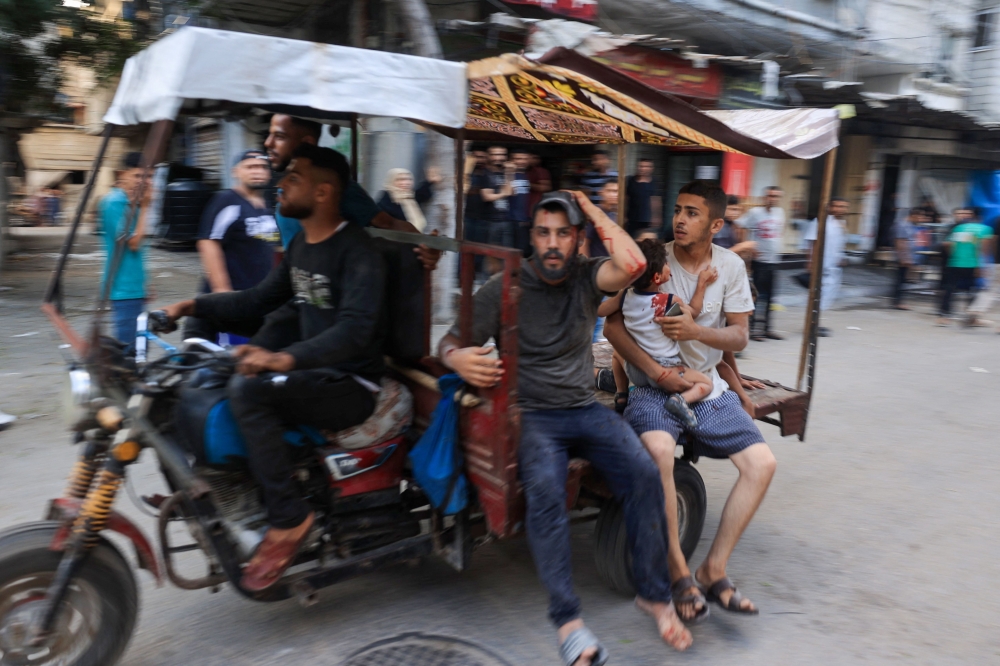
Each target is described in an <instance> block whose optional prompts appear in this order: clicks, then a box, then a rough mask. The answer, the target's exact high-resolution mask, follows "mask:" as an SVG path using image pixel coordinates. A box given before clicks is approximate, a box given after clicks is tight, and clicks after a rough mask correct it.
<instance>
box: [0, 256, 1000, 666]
mask: <svg viewBox="0 0 1000 666" xmlns="http://www.w3.org/2000/svg"><path fill="white" fill-rule="evenodd" d="M81 252H82V253H83V255H84V256H82V257H81V258H79V259H77V260H76V261H74V263H73V270H72V275H71V278H70V280H69V283H68V287H67V294H68V295H67V306H68V309H69V313H70V315H71V318H72V319H73V321H74V322H76V323H77V324H78V325H81V326H82V324H83V322H84V321H86V320H87V318H88V317H89V316H90V315H89V313H88V311H87V309H88V308H89V307H91V305H92V303H93V294H94V293H95V290H96V284H97V281H98V279H99V278H98V276H99V273H100V267H101V255H100V254H97V253H95V254H92V255H87V254H86V252H87V249H86V248H85V249H83V250H81ZM152 258H153V263H152V269H151V271H150V274H151V275H152V277H153V280H152V281H153V283H154V286H155V287H156V289H157V290H158V292H159V297H158V302H159V303H165V302H168V301H170V300H174V299H177V298H179V297H182V296H188V295H190V294H191V293H193V292H194V290H195V285H196V281H197V278H196V260H195V257H194V256H193V255H190V254H169V253H164V252H158V251H157V252H153V253H152ZM52 263H53V260H52V258H50V257H39V256H35V257H15V258H14V259H13V260H12V261H10V262H9V264H8V265H9V267H10V269H9V272H7V273H6V274H5V275H4V276H3V278H2V281H0V284H2V285H3V286H4V287H9V289H4V290H3V291H0V408H2V409H3V410H5V411H8V412H12V413H14V414H16V415H18V416H19V420H18V421H17V423H15V424H14V426H13V427H11V428H10V429H9V430H7V431H5V432H3V433H0V526H9V525H13V524H15V523H19V522H22V521H28V520H36V519H38V518H39V517H40V516H41V513H42V510H43V507H44V503H45V501H46V500H47V499H49V498H51V497H54V496H56V495H58V494H59V493H60V492H61V490H62V486H63V483H64V478H65V475H66V473H67V471H68V469H69V467H70V465H71V463H72V461H73V458H74V455H75V452H74V450H73V449H72V448H71V447H70V446H69V444H68V437H67V435H66V432H65V430H64V427H63V424H62V421H61V418H60V416H59V406H58V405H59V398H58V396H59V391H60V387H61V384H62V378H63V373H64V369H63V364H62V359H61V356H60V352H59V351H58V349H57V348H56V347H57V344H58V341H57V340H56V339H55V337H54V336H53V335H52V333H51V332H50V330H51V329H50V328H49V326H48V325H47V324H46V322H45V321H44V319H43V318H42V316H41V314H40V313H39V311H38V309H37V303H38V301H39V299H40V295H41V292H42V289H43V285H44V281H45V278H46V277H47V275H48V271H49V270H50V267H51V265H52ZM852 305H853V306H854V307H853V309H849V310H840V311H835V312H832V313H830V314H829V315H827V316H826V317H825V319H824V323H825V324H827V325H829V326H830V327H831V329H832V330H833V332H834V336H833V337H831V338H828V339H823V340H821V342H820V358H819V371H818V375H817V384H816V393H815V396H814V399H813V410H812V415H811V420H810V425H809V431H808V436H807V439H806V441H805V442H804V443H803V442H799V441H797V440H795V439H788V440H783V439H781V438H780V437H779V436H778V434H777V432H776V429H775V428H773V427H771V426H767V425H762V430H763V432H764V433H765V435H766V437H767V439H768V441H769V443H770V444H771V446H772V447H773V449H774V451H775V453H776V455H777V458H778V461H779V466H778V473H777V476H776V477H775V480H774V484H773V485H772V487H771V490H770V492H769V494H768V496H767V499H766V500H765V502H764V505H763V507H762V508H761V510H760V512H759V513H758V515H757V518H756V520H755V521H754V522H753V523H752V524H751V525H750V527H749V529H748V530H747V532H746V534H745V535H744V537H743V540H742V541H741V543H740V545H739V546H738V548H737V549H736V552H735V554H734V556H733V559H732V561H731V563H730V569H729V571H730V575H731V576H732V577H733V579H734V580H735V581H736V582H737V583H738V584H739V585H740V586H741V588H742V589H743V591H744V592H745V593H746V594H747V595H748V596H749V597H751V598H752V599H753V600H754V601H756V602H757V603H758V604H759V606H760V607H761V609H762V612H761V615H760V616H759V617H755V618H744V617H737V616H733V615H730V614H726V613H724V612H723V611H721V610H718V609H716V610H715V611H713V614H712V617H711V619H710V620H709V621H707V622H705V623H704V624H701V625H698V626H697V627H695V628H694V629H693V633H694V637H695V645H694V647H693V648H692V649H691V650H690V651H688V652H686V653H684V654H676V653H673V652H671V651H670V650H669V649H668V648H667V647H665V646H664V645H662V644H661V643H660V642H659V640H658V639H657V637H656V635H655V632H654V629H653V626H652V623H651V622H650V621H648V620H647V618H645V617H644V616H642V615H640V614H639V613H638V612H637V611H636V610H634V609H633V607H632V602H631V600H630V599H627V598H622V597H620V596H616V595H615V594H613V593H611V592H609V591H608V590H606V589H605V588H604V587H603V586H602V585H601V583H600V582H599V581H598V580H597V577H596V574H595V569H594V565H593V560H592V531H593V526H592V524H582V525H579V526H577V527H576V528H575V531H574V544H573V545H574V575H575V578H576V584H577V588H578V591H579V593H580V595H581V597H582V598H583V601H584V609H585V618H586V620H587V622H588V624H589V625H590V627H591V628H592V629H593V630H594V631H595V632H596V633H597V634H598V636H600V637H601V638H602V639H603V640H604V641H605V642H606V644H607V646H608V648H609V649H610V650H611V653H612V662H611V663H613V664H623V665H630V666H638V665H659V664H699V665H709V664H718V665H720V666H723V665H724V666H732V665H733V664H768V665H770V664H810V663H812V664H855V663H886V662H890V661H894V662H903V663H908V664H909V663H913V664H944V663H966V664H987V663H1000V631H998V627H1000V595H998V593H997V590H998V587H1000V567H998V565H997V553H998V552H1000V529H998V527H1000V520H998V518H997V511H998V507H1000V483H998V481H997V479H998V478H1000V462H998V461H1000V446H998V441H1000V440H998V436H997V433H998V432H1000V410H998V409H997V399H998V396H1000V335H997V334H996V333H994V332H992V330H987V329H977V330H959V329H957V328H952V329H942V328H936V327H934V326H933V318H932V317H931V316H930V314H929V307H928V306H927V305H926V304H925V305H922V306H918V311H917V312H911V313H901V312H896V311H890V310H886V309H884V305H881V304H880V303H879V301H878V300H877V299H871V298H868V299H861V300H859V301H857V302H855V303H853V304H852ZM919 310H923V311H919ZM801 318H802V311H801V309H799V308H796V307H790V308H789V309H788V310H787V311H785V312H781V313H778V314H777V321H778V327H779V328H780V329H783V330H785V331H786V332H788V333H789V334H791V337H790V339H789V340H788V341H784V342H777V341H768V342H765V343H752V344H751V346H750V348H749V349H748V351H747V353H746V355H745V356H744V358H743V359H742V361H741V370H743V371H744V372H746V373H748V374H754V375H757V376H763V377H768V378H772V379H776V380H779V381H784V382H786V383H790V382H791V381H793V379H794V374H795V370H796V363H797V359H798V342H797V341H795V338H794V336H796V335H797V334H798V333H799V332H800V330H801V323H800V322H801ZM994 318H996V316H995V315H994ZM147 455H148V454H147ZM698 469H699V470H700V471H701V473H702V474H703V475H704V477H705V481H706V484H707V487H708V496H709V519H708V523H707V526H706V530H705V533H704V535H703V540H702V543H701V545H700V546H699V548H698V552H697V553H696V554H695V556H694V558H693V559H694V562H693V563H695V564H697V563H698V562H700V561H701V558H702V557H703V556H704V554H705V551H706V550H707V547H708V544H709V542H710V539H711V538H712V536H713V535H714V532H715V527H716V525H717V521H718V516H719V512H720V510H721V508H722V505H723V502H724V499H725V495H726V493H727V492H728V489H729V487H730V486H731V484H732V483H733V481H734V478H735V474H734V470H733V468H732V466H731V465H729V464H728V463H721V462H714V461H707V460H705V461H702V462H700V463H699V464H698ZM132 477H133V482H134V485H135V488H136V491H137V492H138V493H147V492H154V491H156V490H157V489H158V488H160V484H159V480H158V477H157V475H156V467H155V464H154V463H153V461H152V460H150V459H149V458H148V457H144V458H143V461H142V463H141V464H140V465H139V466H138V467H137V468H135V469H134V470H133V474H132ZM118 507H119V509H120V510H122V511H124V512H126V513H127V514H129V515H130V516H132V517H133V518H135V519H136V520H137V521H138V523H139V524H140V525H141V526H142V527H143V529H145V530H146V531H147V533H151V532H152V528H153V522H152V520H151V519H150V518H148V517H146V516H143V515H142V514H141V513H139V512H138V511H137V510H135V509H134V508H133V506H132V505H131V503H130V501H129V499H128V497H127V496H125V495H124V494H123V496H122V497H121V498H120V500H119V502H118ZM128 552H130V551H128ZM130 557H131V555H130ZM137 576H138V578H139V580H140V581H141V596H142V599H141V604H142V608H141V614H140V619H139V624H138V628H137V631H136V634H135V636H134V638H133V640H132V642H131V645H130V647H129V649H128V652H127V653H126V655H125V657H124V659H123V662H122V663H123V664H125V665H127V666H202V665H215V664H241V665H242V664H247V665H256V664H260V665H264V664H297V665H303V666H335V665H336V664H339V663H341V662H342V660H343V658H344V656H345V655H347V654H349V653H350V652H351V651H353V650H356V649H358V648H360V647H362V646H364V645H366V644H368V643H371V642H373V641H376V640H378V639H381V638H385V637H388V636H392V635H395V634H399V633H402V632H407V631H424V632H428V633H434V634H446V635H451V636H457V637H461V638H464V639H467V640H470V641H473V642H476V643H479V644H481V645H484V646H486V647H488V648H489V649H491V650H492V651H494V652H496V653H497V654H500V655H502V656H504V657H505V658H506V659H507V660H508V661H509V662H510V663H511V664H514V665H520V664H528V665H542V664H545V665H547V664H556V663H558V657H557V653H556V650H555V637H554V632H553V630H552V628H551V627H550V626H549V624H548V622H547V619H546V616H545V609H546V598H545V595H544V594H543V592H542V589H541V587H540V586H539V584H538V582H537V580H536V577H535V573H534V569H533V566H532V562H531V558H530V556H529V553H528V549H527V546H526V544H525V542H524V540H523V539H518V540H514V541H510V542H507V543H502V544H491V545H488V546H486V547H484V548H482V549H481V550H479V551H478V552H477V553H476V556H475V559H474V563H473V566H472V568H471V570H469V571H467V572H466V573H464V574H456V573H454V572H453V571H451V570H450V569H449V568H448V567H447V566H446V565H444V564H443V563H441V562H437V561H428V562H425V563H424V564H422V565H420V566H418V567H416V568H406V567H399V568H393V569H389V570H385V571H379V572H376V573H374V574H371V575H368V576H366V577H363V578H359V579H355V580H352V581H349V582H346V583H344V584H341V585H339V586H337V587H334V588H329V589H326V590H322V591H321V593H320V601H319V603H318V604H317V605H315V606H313V607H311V608H308V609H304V608H301V607H300V606H298V605H297V604H296V603H295V602H294V601H292V602H284V603H280V604H272V605H262V604H254V603H251V602H248V601H245V600H243V599H241V598H239V597H237V596H236V595H235V594H234V593H233V592H231V591H229V590H226V589H224V590H223V591H221V592H220V593H218V594H210V593H209V592H207V591H200V592H182V591H180V590H177V589H173V588H169V587H167V588H160V589H158V588H156V587H155V585H154V584H153V583H152V581H151V578H150V576H149V575H148V574H146V573H145V572H139V573H137Z"/></svg>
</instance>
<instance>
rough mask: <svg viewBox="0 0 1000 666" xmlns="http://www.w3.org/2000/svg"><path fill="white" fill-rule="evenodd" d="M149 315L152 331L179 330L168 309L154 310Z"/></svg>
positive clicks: (170, 331) (166, 331) (168, 331)
mask: <svg viewBox="0 0 1000 666" xmlns="http://www.w3.org/2000/svg"><path fill="white" fill-rule="evenodd" d="M148 316H149V320H148V322H149V323H148V326H149V331H150V333H173V332H174V331H176V330H177V323H176V322H173V321H170V318H169V317H168V316H167V312H166V310H153V311H152V312H150V313H149V315H148Z"/></svg>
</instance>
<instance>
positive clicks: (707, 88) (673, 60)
mask: <svg viewBox="0 0 1000 666" xmlns="http://www.w3.org/2000/svg"><path fill="white" fill-rule="evenodd" d="M594 60H596V61H597V62H599V63H601V64H604V65H607V66H609V67H612V68H614V69H617V70H618V71H619V72H621V73H622V74H627V75H628V76H631V77H632V78H633V79H636V80H637V81H642V82H643V83H645V84H646V85H647V86H649V87H650V88H655V89H656V90H660V91H662V92H667V93H671V94H674V95H678V96H680V97H693V98H697V99H718V98H719V95H720V94H721V93H722V71H721V70H720V69H719V67H718V65H715V64H709V65H708V66H707V67H695V66H694V65H693V64H692V63H691V62H690V61H689V60H685V59H684V58H680V57H678V56H675V55H671V54H669V53H664V52H662V51H655V50H653V49H647V48H643V47H641V46H623V47H621V48H618V49H615V50H614V51H605V52H604V53H601V54H599V55H596V56H594Z"/></svg>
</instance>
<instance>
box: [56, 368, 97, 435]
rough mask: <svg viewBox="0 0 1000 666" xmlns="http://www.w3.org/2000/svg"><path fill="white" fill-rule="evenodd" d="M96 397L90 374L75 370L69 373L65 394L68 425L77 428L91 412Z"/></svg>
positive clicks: (64, 405) (65, 417) (64, 409)
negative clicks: (91, 404) (92, 402)
mask: <svg viewBox="0 0 1000 666" xmlns="http://www.w3.org/2000/svg"><path fill="white" fill-rule="evenodd" d="M93 397H94V384H93V382H92V381H91V379H90V373H89V372H87V371H86V370H80V369H78V368H74V369H72V370H70V371H69V381H68V382H66V388H65V389H64V392H63V418H64V419H65V421H66V425H68V426H70V427H71V428H72V427H74V426H76V424H77V423H79V422H80V420H81V419H83V418H84V417H86V416H87V414H88V412H89V411H90V401H91V399H92V398H93Z"/></svg>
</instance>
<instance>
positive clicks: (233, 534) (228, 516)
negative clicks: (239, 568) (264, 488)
mask: <svg viewBox="0 0 1000 666" xmlns="http://www.w3.org/2000/svg"><path fill="white" fill-rule="evenodd" d="M198 475H199V476H200V477H202V478H203V479H205V480H206V481H207V482H208V485H209V486H210V487H211V488H212V499H213V500H215V505H216V507H217V508H218V509H219V514H220V516H221V518H222V521H223V524H224V525H225V527H226V531H227V532H228V533H229V536H230V538H231V539H232V540H233V541H234V542H235V543H237V544H239V547H240V550H241V553H242V555H243V556H244V558H249V557H250V555H251V554H252V553H253V551H254V549H255V548H256V547H257V545H258V544H259V543H260V542H261V540H262V539H263V538H264V533H265V532H266V531H267V515H266V513H265V511H264V505H263V504H261V500H260V489H259V488H258V487H257V486H256V484H254V482H253V480H252V479H251V478H250V476H249V475H247V474H244V473H242V472H226V471H221V470H215V469H208V468H202V469H199V470H198Z"/></svg>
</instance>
